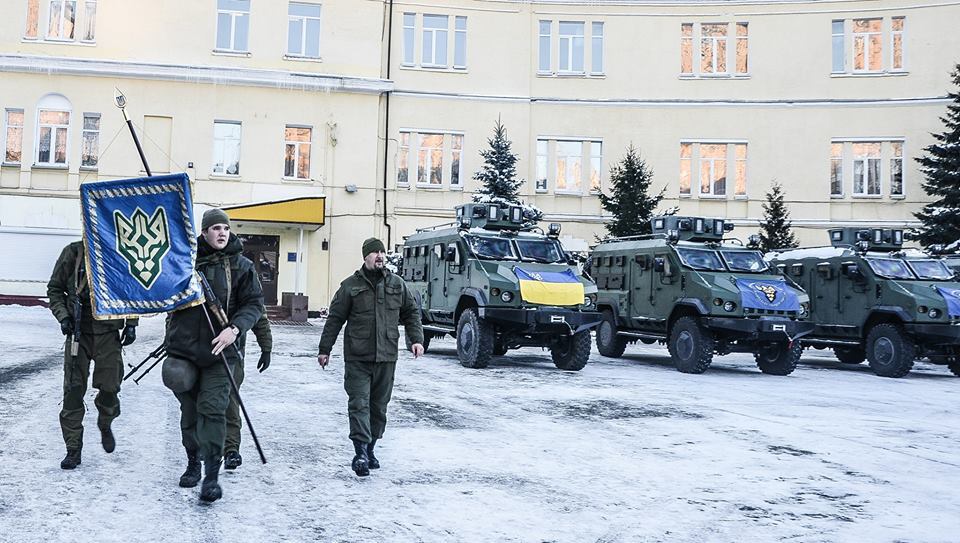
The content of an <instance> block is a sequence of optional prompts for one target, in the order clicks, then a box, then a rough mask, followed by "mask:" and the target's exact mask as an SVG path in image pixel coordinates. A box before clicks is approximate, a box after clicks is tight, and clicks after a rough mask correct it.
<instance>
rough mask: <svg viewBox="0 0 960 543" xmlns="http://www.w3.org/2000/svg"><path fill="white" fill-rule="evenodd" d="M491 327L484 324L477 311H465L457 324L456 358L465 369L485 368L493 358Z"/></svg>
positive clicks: (492, 333)
mask: <svg viewBox="0 0 960 543" xmlns="http://www.w3.org/2000/svg"><path fill="white" fill-rule="evenodd" d="M495 335H496V333H495V332H494V329H493V326H491V325H490V324H488V323H486V322H484V321H483V320H482V319H481V318H480V316H479V315H477V310H476V309H473V308H470V309H465V310H464V311H463V314H461V315H460V321H459V322H458V323H457V357H458V358H460V364H461V365H463V367H465V368H485V367H487V364H489V363H490V357H491V356H493V340H494V336H495Z"/></svg>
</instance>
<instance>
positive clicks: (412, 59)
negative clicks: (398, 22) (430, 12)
mask: <svg viewBox="0 0 960 543" xmlns="http://www.w3.org/2000/svg"><path fill="white" fill-rule="evenodd" d="M402 21H403V34H402V40H403V55H402V56H401V58H400V65H401V66H409V67H414V66H416V65H417V14H416V13H410V12H404V13H403V19H402Z"/></svg>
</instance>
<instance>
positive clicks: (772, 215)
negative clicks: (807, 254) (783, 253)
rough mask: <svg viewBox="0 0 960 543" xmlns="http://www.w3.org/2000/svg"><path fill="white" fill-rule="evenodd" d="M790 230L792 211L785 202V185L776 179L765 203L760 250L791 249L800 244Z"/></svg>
mask: <svg viewBox="0 0 960 543" xmlns="http://www.w3.org/2000/svg"><path fill="white" fill-rule="evenodd" d="M799 245H800V243H799V242H797V238H796V236H794V235H793V232H791V231H790V212H789V211H788V210H787V205H786V204H785V203H784V202H783V185H781V184H780V183H778V182H776V181H774V182H773V185H772V186H771V187H770V192H768V193H767V201H766V203H764V204H763V222H762V223H761V224H760V250H762V251H763V252H768V251H772V250H774V249H789V248H793V247H797V246H799Z"/></svg>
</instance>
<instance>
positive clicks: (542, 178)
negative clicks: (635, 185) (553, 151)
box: [534, 138, 550, 193]
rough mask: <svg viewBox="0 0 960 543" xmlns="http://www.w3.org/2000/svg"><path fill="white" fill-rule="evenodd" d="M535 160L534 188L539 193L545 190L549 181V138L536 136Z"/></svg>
mask: <svg viewBox="0 0 960 543" xmlns="http://www.w3.org/2000/svg"><path fill="white" fill-rule="evenodd" d="M536 149H537V162H536V164H535V166H534V167H535V170H534V179H535V180H536V181H535V184H534V190H535V191H536V192H539V193H544V192H547V187H548V185H549V183H550V140H545V139H541V138H537V143H536Z"/></svg>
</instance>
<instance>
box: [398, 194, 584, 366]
mask: <svg viewBox="0 0 960 543" xmlns="http://www.w3.org/2000/svg"><path fill="white" fill-rule="evenodd" d="M559 234H560V225H559V224H555V223H554V224H551V225H550V226H549V229H548V231H547V232H544V231H543V230H541V229H540V228H539V227H537V226H535V225H531V224H527V222H526V221H525V219H524V216H523V209H522V208H521V207H519V206H504V205H499V204H466V205H463V206H459V207H457V221H456V222H455V223H454V224H452V225H441V226H438V227H433V228H425V229H421V230H418V231H417V232H416V233H415V234H413V235H410V236H408V237H406V238H405V239H404V245H403V259H402V264H401V270H400V274H401V276H402V277H403V278H404V280H406V281H407V284H408V285H409V287H410V289H411V290H412V291H413V292H414V296H416V298H417V303H418V304H419V306H420V309H421V318H422V320H423V330H424V339H425V344H424V347H429V342H430V339H432V338H441V337H443V336H445V335H448V334H449V335H452V336H454V337H455V338H456V339H457V356H458V357H459V359H460V363H461V364H462V365H464V366H466V367H468V368H484V367H486V366H487V364H488V363H489V362H490V359H491V357H493V356H494V355H498V356H499V355H504V354H506V353H507V351H508V350H510V349H516V348H518V347H525V346H534V347H547V348H549V349H550V354H551V356H552V358H553V363H554V364H555V365H556V366H557V367H558V368H560V369H564V370H580V369H582V368H583V367H584V366H585V365H586V364H587V360H588V358H589V357H590V330H591V329H592V328H594V327H596V326H597V325H598V324H599V323H600V314H599V313H597V312H596V310H595V309H596V305H595V304H596V297H597V287H596V285H595V284H594V283H593V282H591V281H590V280H588V279H587V278H585V277H583V275H582V274H581V273H579V272H578V271H577V267H576V265H575V263H573V262H572V261H569V260H568V259H567V256H566V255H565V253H564V250H563V246H562V245H561V243H560V240H559V239H558V237H559Z"/></svg>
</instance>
